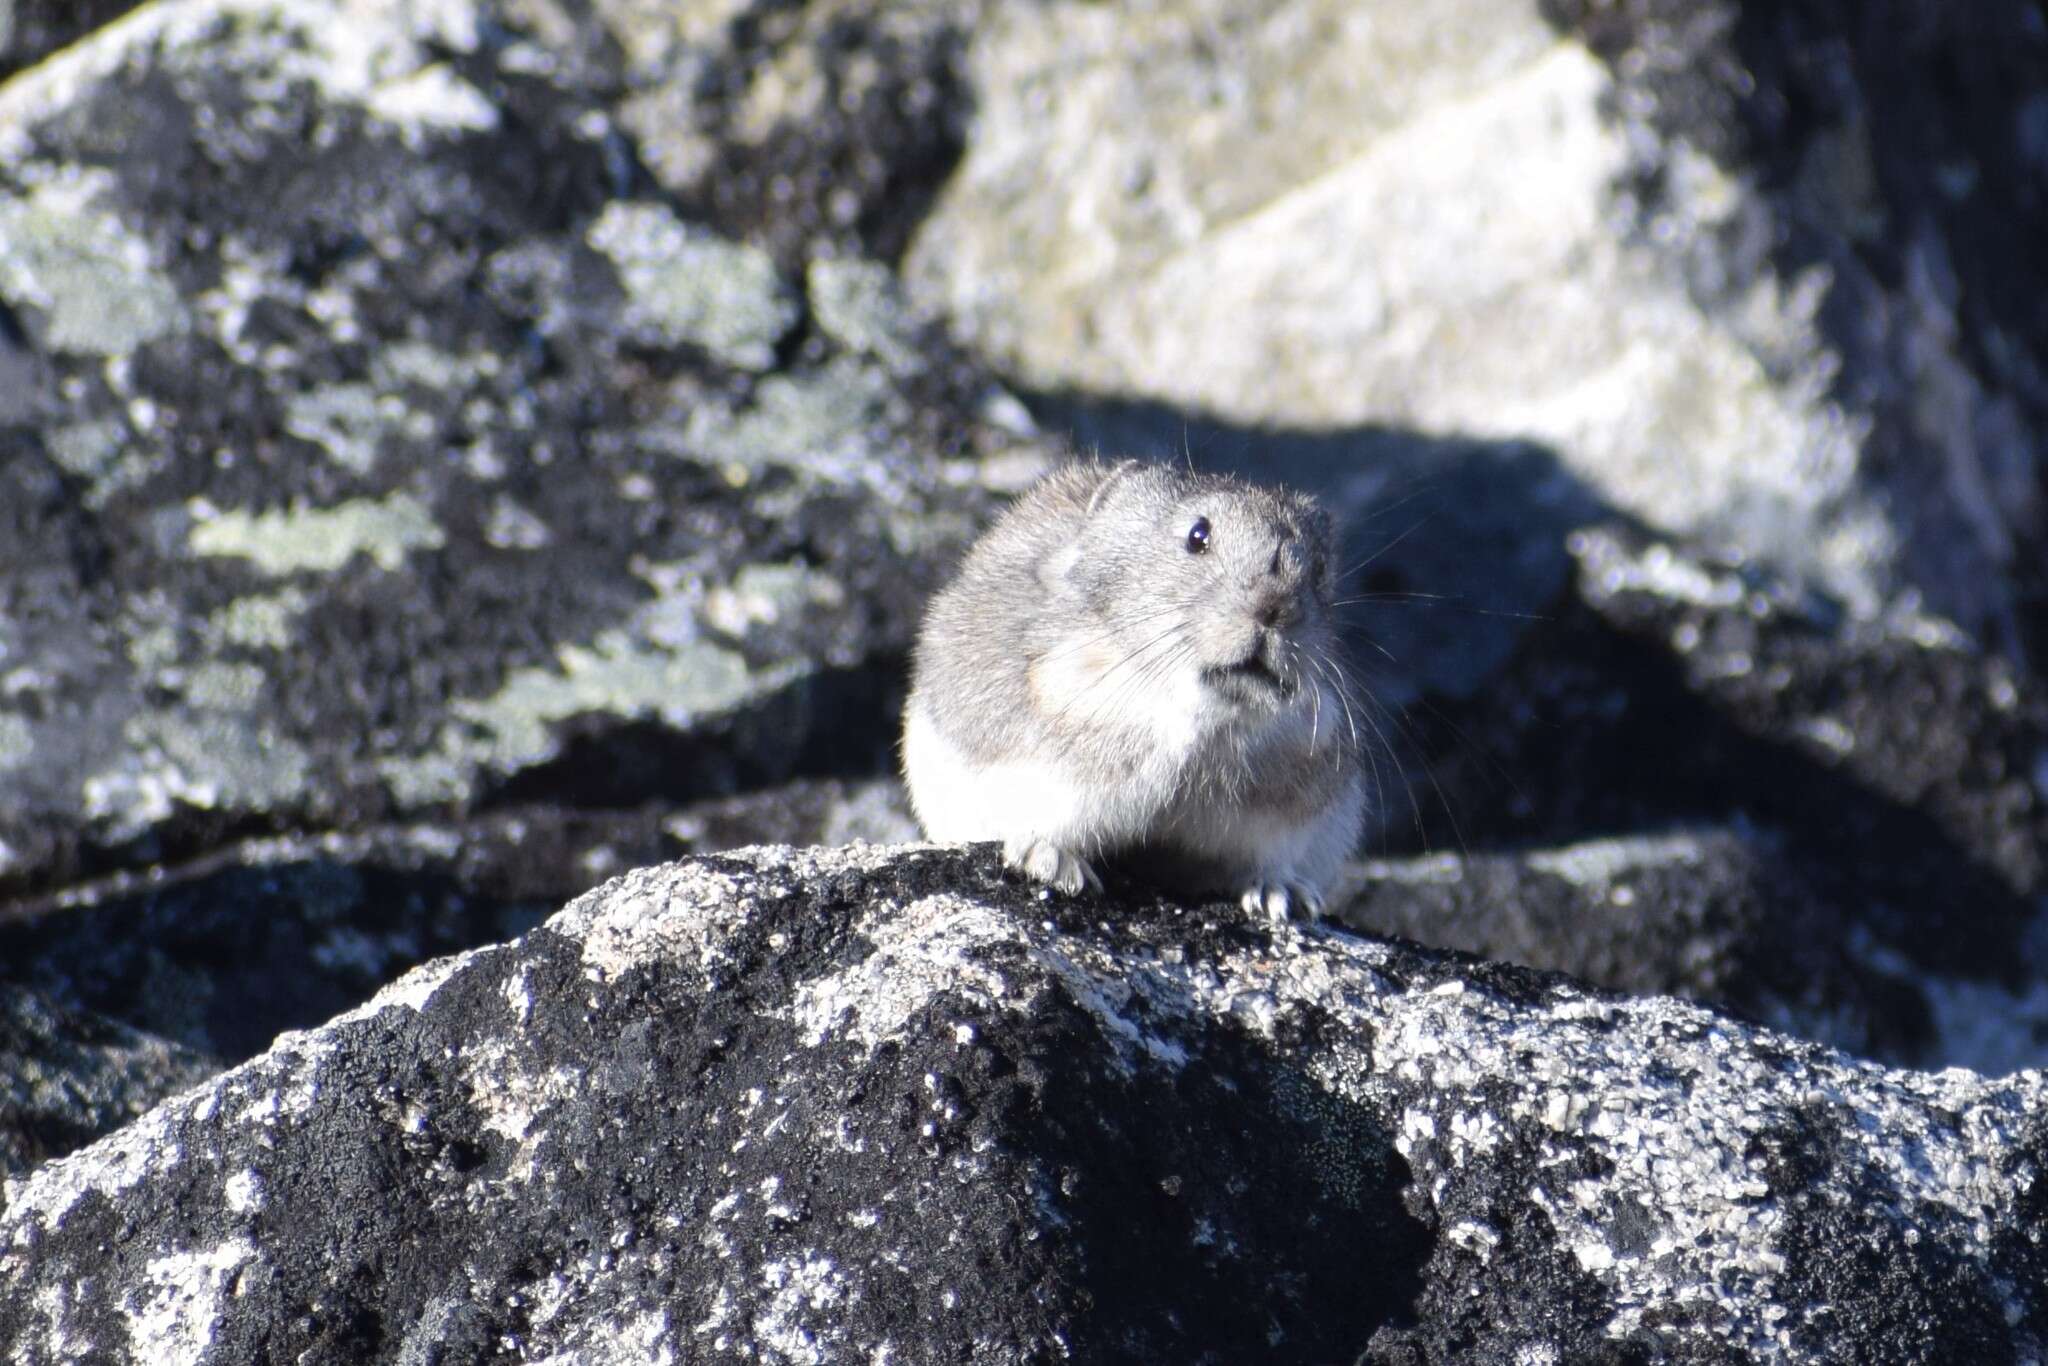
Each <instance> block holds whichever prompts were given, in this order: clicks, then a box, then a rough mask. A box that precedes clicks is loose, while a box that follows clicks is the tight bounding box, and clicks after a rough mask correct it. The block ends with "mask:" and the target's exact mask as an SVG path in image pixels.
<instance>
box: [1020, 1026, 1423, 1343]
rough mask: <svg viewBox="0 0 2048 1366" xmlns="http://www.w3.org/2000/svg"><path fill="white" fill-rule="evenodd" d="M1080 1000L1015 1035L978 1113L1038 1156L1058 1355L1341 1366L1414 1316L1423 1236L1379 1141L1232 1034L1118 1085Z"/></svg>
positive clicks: (1369, 1128)
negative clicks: (997, 1087)
mask: <svg viewBox="0 0 2048 1366" xmlns="http://www.w3.org/2000/svg"><path fill="white" fill-rule="evenodd" d="M1090 1023H1091V1021H1090V1016H1089V1013H1088V1011H1087V1010H1086V1009H1085V1008H1082V1007H1081V1006H1079V1005H1077V1004H1067V1005H1065V1006H1064V1007H1063V1008H1061V1009H1056V1010H1047V1011H1045V1012H1044V1023H1042V1024H1041V1025H1040V1026H1039V1027H1038V1028H1036V1029H1035V1030H1033V1031H1031V1033H1030V1035H1029V1036H1027V1037H1024V1038H1019V1039H1017V1040H1016V1042H1015V1047H1016V1050H1017V1054H1018V1056H1017V1061H1018V1065H1019V1069H1020V1072H1021V1074H1022V1076H1023V1078H1024V1079H1025V1080H1026V1082H1027V1084H1029V1083H1036V1085H1035V1087H1034V1088H1033V1089H1032V1090H1031V1091H1029V1092H1026V1093H1024V1095H1021V1096H1019V1097H1018V1098H1019V1099H1020V1100H1023V1099H1025V1097H1026V1096H1028V1103H1026V1104H1020V1105H1019V1106H1017V1108H1016V1109H1015V1110H1013V1111H1012V1112H1010V1113H1008V1114H1001V1113H999V1114H998V1115H997V1116H996V1117H995V1122H996V1123H998V1124H1000V1125H1001V1127H1002V1128H1003V1129H1006V1130H1011V1131H1012V1141H1013V1142H1014V1143H1015V1145H1016V1147H1017V1149H1018V1150H1019V1151H1021V1152H1023V1153H1028V1154H1030V1155H1031V1156H1032V1157H1033V1158H1034V1159H1035V1161H1036V1163H1037V1164H1038V1165H1039V1171H1040V1174H1041V1175H1040V1179H1041V1180H1042V1181H1043V1182H1044V1187H1045V1188H1044V1191H1043V1197H1042V1198H1043V1201H1044V1204H1045V1206H1046V1207H1047V1208H1048V1209H1050V1210H1055V1211H1057V1212H1058V1214H1059V1215H1060V1216H1061V1217H1060V1220H1059V1223H1060V1225H1061V1226H1062V1227H1061V1230H1060V1231H1061V1235H1062V1236H1061V1239H1060V1241H1062V1242H1064V1243H1067V1244H1068V1245H1069V1246H1070V1248H1071V1252H1070V1253H1069V1255H1070V1257H1071V1258H1072V1266H1071V1273H1070V1274H1071V1275H1072V1277H1073V1280H1074V1286H1073V1288H1072V1290H1070V1291H1069V1296H1070V1299H1071V1301H1072V1303H1073V1305H1074V1306H1075V1308H1076V1309H1077V1310H1079V1311H1080V1312H1078V1313H1076V1314H1075V1316H1074V1319H1073V1324H1072V1329H1071V1332H1072V1339H1073V1345H1074V1349H1075V1358H1076V1359H1077V1360H1084V1361H1103V1362H1109V1361H1130V1362H1156V1361H1196V1360H1216V1361H1267V1362H1276V1363H1277V1362H1300V1363H1304V1366H1306V1363H1321V1362H1332V1361H1352V1360H1354V1359H1359V1357H1360V1354H1361V1353H1362V1352H1363V1351H1364V1350H1365V1349H1366V1347H1367V1345H1368V1343H1370V1342H1371V1341H1372V1340H1373V1337H1374V1334H1375V1333H1378V1332H1381V1331H1383V1330H1392V1331H1395V1332H1399V1331H1400V1330H1402V1329H1404V1328H1406V1327H1407V1326H1409V1325H1410V1324H1411V1323H1412V1322H1413V1309H1414V1305H1415V1304H1416V1302H1417V1300H1418V1299H1419V1298H1420V1296H1421V1293H1422V1286H1423V1274H1422V1273H1423V1267H1424V1265H1425V1264H1426V1263H1427V1262H1428V1260H1429V1258H1430V1254H1431V1252H1432V1250H1433V1249H1434V1247H1435V1242H1436V1240H1435V1237H1434V1236H1433V1234H1432V1232H1431V1230H1430V1229H1428V1228H1426V1227H1425V1226H1424V1225H1423V1223H1422V1222H1421V1221H1420V1220H1418V1219H1417V1218H1416V1217H1415V1215H1414V1214H1412V1213H1410V1211H1409V1209H1408V1207H1407V1206H1406V1204H1405V1203H1404V1202H1403V1199H1402V1192H1403V1191H1404V1189H1406V1187H1407V1186H1408V1184H1409V1182H1410V1180H1411V1179H1412V1178H1411V1173H1410V1171H1409V1167H1408V1163H1407V1162H1406V1161H1405V1160H1403V1158H1402V1157H1401V1155H1400V1154H1399V1152H1397V1151H1396V1150H1395V1147H1394V1141H1393V1135H1392V1134H1390V1133H1388V1132H1387V1131H1386V1129H1385V1128H1384V1127H1383V1126H1382V1125H1381V1124H1380V1122H1379V1121H1378V1120H1377V1119H1376V1118H1375V1117H1374V1116H1373V1114H1372V1113H1371V1112H1370V1111H1368V1110H1367V1109H1366V1108H1365V1107H1364V1106H1362V1105H1359V1104H1357V1103H1356V1102H1353V1101H1348V1100H1345V1099H1344V1098H1342V1097H1340V1096H1338V1095H1336V1094H1334V1093H1333V1092H1331V1091H1330V1090H1328V1089H1327V1088H1326V1087H1324V1086H1322V1085H1319V1084H1318V1083H1317V1082H1316V1081H1314V1080H1313V1079H1312V1078H1310V1077H1309V1076H1308V1075H1307V1074H1306V1073H1305V1072H1304V1071H1303V1070H1302V1069H1301V1068H1300V1065H1299V1063H1298V1062H1295V1061H1293V1060H1290V1059H1288V1058H1286V1057H1282V1056H1278V1055H1276V1054H1275V1053H1273V1052H1272V1051H1271V1050H1270V1049H1269V1048H1266V1047H1263V1046H1261V1045H1260V1044H1258V1043H1257V1042H1255V1041H1253V1040H1250V1039H1247V1038H1245V1037H1243V1036H1242V1035H1240V1034H1237V1033H1236V1032H1234V1031H1227V1030H1221V1029H1219V1030H1217V1031H1215V1033H1214V1034H1213V1035H1212V1036H1211V1039H1210V1042H1211V1043H1212V1044H1213V1045H1214V1046H1212V1047H1206V1048H1204V1050H1203V1051H1202V1053H1201V1055H1200V1057H1199V1059H1198V1060H1197V1061H1194V1062H1192V1063H1191V1064H1189V1065H1188V1066H1185V1067H1178V1068H1159V1067H1153V1068H1146V1069H1141V1070H1139V1071H1138V1072H1137V1073H1136V1074H1135V1075H1131V1076H1125V1075H1123V1074H1121V1073H1119V1072H1117V1071H1115V1070H1113V1069H1110V1068H1105V1067H1102V1066H1100V1065H1099V1063H1097V1061H1096V1060H1097V1059H1100V1058H1101V1057H1102V1056H1103V1054H1104V1052H1105V1048H1106V1041H1105V1040H1104V1039H1103V1038H1101V1037H1100V1036H1099V1034H1098V1033H1097V1032H1096V1031H1095V1030H1093V1029H1091V1028H1090Z"/></svg>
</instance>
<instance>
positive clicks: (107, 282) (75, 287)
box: [0, 171, 186, 356]
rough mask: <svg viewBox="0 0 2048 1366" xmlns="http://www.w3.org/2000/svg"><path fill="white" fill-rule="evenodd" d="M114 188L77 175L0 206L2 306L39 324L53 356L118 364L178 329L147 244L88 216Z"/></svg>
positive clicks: (102, 215)
mask: <svg viewBox="0 0 2048 1366" xmlns="http://www.w3.org/2000/svg"><path fill="white" fill-rule="evenodd" d="M112 184H113V177H112V176H110V175H108V174H107V173H105V172H103V171H89V172H78V173H76V174H72V175H69V176H66V177H64V178H62V179H58V180H53V181H50V182H49V183H47V184H43V185H39V186H37V187H36V188H35V189H34V190H32V191H30V192H29V195H28V197H27V198H25V199H0V298H4V299H5V300H6V301H7V302H9V303H11V304H13V305H15V306H16V307H28V308H32V309H35V310H36V311H37V312H39V313H41V314H42V315H43V316H44V317H45V318H46V319H47V320H48V328H47V331H46V333H45V335H44V342H45V344H47V345H48V346H49V347H50V348H51V349H52V350H56V351H68V352H71V353H73V354H77V355H89V356H121V355H126V354H128V353H129V352H131V351H133V350H135V348H136V347H138V346H141V345H143V344H144V343H146V342H150V341H154V340H155V339H156V338H158V337H162V336H166V335H168V334H170V333H172V332H175V331H178V330H180V329H182V328H183V327H184V326H185V325H186V319H185V312H184V306H183V304H182V303H181V302H180V301H179V298H178V291H177V289H176V288H175V287H174V286H173V285H172V284H171V282H170V281H169V280H167V279H165V278H164V277H163V276H161V275H159V274H157V272H156V271H155V270H154V269H153V268H152V266H151V264H150V252H149V246H148V244H147V243H146V242H144V241H143V240H142V239H141V238H140V237H138V236H136V235H135V234H134V233H132V232H130V231H129V230H128V228H127V226H126V225H125V224H123V223H122V222H121V220H120V219H118V218H116V217H114V216H113V215H112V214H109V213H106V212H103V211H102V210H100V209H99V208H98V207H96V205H97V203H98V201H99V199H100V197H101V196H102V194H103V193H104V192H105V191H106V190H107V189H108V188H109V187H110V186H111V185H112Z"/></svg>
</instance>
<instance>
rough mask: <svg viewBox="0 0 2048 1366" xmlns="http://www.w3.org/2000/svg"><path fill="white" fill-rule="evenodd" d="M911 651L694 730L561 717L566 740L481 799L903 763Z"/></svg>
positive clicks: (776, 694)
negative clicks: (901, 733)
mask: <svg viewBox="0 0 2048 1366" xmlns="http://www.w3.org/2000/svg"><path fill="white" fill-rule="evenodd" d="M907 668H908V666H907V663H906V661H904V660H902V659H900V658H893V657H883V658H879V659H875V660H873V661H870V662H869V663H867V664H865V665H863V666H861V667H859V668H850V669H825V670H821V671H820V672H818V673H815V674H811V675H809V676H807V677H805V678H801V679H798V680H796V681H795V682H793V683H790V684H789V685H787V686H786V687H782V688H778V689H776V690H774V691H773V692H771V693H769V694H768V695H766V696H764V697H763V698H761V699H760V700H758V701H757V702H755V703H754V704H753V705H751V706H748V707H745V708H743V709H741V710H739V711H736V712H733V713H731V714H729V715H726V716H721V717H707V718H705V719H703V720H702V721H701V722H698V723H696V724H694V725H693V727H692V728H691V729H690V730H688V731H678V730H676V729H675V728H673V727H671V726H668V725H664V724H663V723H662V722H660V721H658V720H653V719H637V720H622V719H621V718H619V717H617V716H613V715H606V714H599V713H593V714H591V715H587V716H582V717H572V718H570V719H569V720H567V721H564V722H561V723H560V724H559V728H558V730H557V734H558V735H559V736H560V737H561V741H562V744H561V752H560V753H559V754H558V755H556V757H554V758H553V759H550V760H547V761H546V762H544V763H538V764H533V765H530V766H528V767H525V768H522V769H520V770H519V771H518V772H517V773H514V774H511V775H510V776H508V777H506V778H504V779H502V780H500V781H499V782H498V783H497V784H496V785H494V786H486V787H485V790H484V791H483V792H481V793H480V794H479V796H478V799H477V802H476V810H477V811H479V812H480V813H491V812H497V811H503V810H506V809H512V808H520V807H525V806H529V805H532V804H535V803H549V804H557V805H566V806H571V807H577V808H583V809H594V810H610V809H621V808H629V807H639V806H643V805H646V804H648V803H660V804H669V805H675V804H681V803H686V802H693V801H701V800H705V799H707V798H718V797H730V796H733V795H735V794H737V793H741V792H747V791H752V790H754V789H757V788H760V787H763V786H767V785H770V784H778V783H784V782H789V781H792V780H797V781H801V780H804V779H815V778H852V779H857V778H864V777H870V776H874V775H878V774H887V773H893V772H895V769H896V732H897V726H896V718H897V717H898V716H899V715H900V714H901V713H902V710H903V698H904V695H905V693H906V692H907V691H908V686H909V685H908V675H907Z"/></svg>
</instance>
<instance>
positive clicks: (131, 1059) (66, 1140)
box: [0, 983, 220, 1176]
mask: <svg viewBox="0 0 2048 1366" xmlns="http://www.w3.org/2000/svg"><path fill="white" fill-rule="evenodd" d="M219 1070H220V1066H219V1064H218V1063H217V1062H216V1061H214V1060H213V1059H212V1058H210V1057H208V1056H207V1055H205V1054H203V1053H196V1052H193V1051H192V1050H190V1049H186V1048H180V1047H178V1046H177V1045H175V1044H166V1043H165V1042H164V1041H163V1040H162V1039H158V1038H153V1037H151V1036H150V1035H147V1034H143V1033H140V1032H138V1031H136V1030H133V1029H130V1028H128V1027H126V1026H124V1025H120V1024H116V1023H114V1022H113V1021H111V1020H107V1019H103V1018H101V1017H99V1016H96V1015H91V1014H86V1013H82V1012H78V1011H71V1010H65V1009H63V1008H61V1007H58V1006H56V1005H53V1004H52V1003H51V1002H49V1001H47V1000H45V999H43V998H42V997H40V996H38V995H36V994H35V993H34V992H32V991H29V990H27V989H26V988H23V987H18V986H13V985H10V984H8V983H0V1176H20V1175H21V1174H23V1173H24V1172H26V1171H28V1170H29V1169H30V1168H32V1167H35V1166H37V1165H39V1164H40V1163H42V1162H43V1161H44V1160H45V1159H47V1158H50V1157H55V1156H58V1155H61V1154H63V1153H68V1152H70V1151H71V1150H73V1149H74V1148H79V1147H83V1146H84V1145H85V1144H86V1143H89V1142H91V1141H92V1140H93V1139H95V1138H98V1137H100V1136H101V1135H102V1134H105V1133H108V1132H110V1131H111V1130H114V1129H117V1128H119V1127H120V1126H121V1125H123V1124H126V1123H127V1122H128V1121H129V1120H131V1119H134V1118H135V1117H136V1116H137V1115H139V1114H141V1113H142V1112H143V1111H145V1110H147V1109H149V1108H150V1107H151V1106H152V1105H155V1104H156V1103H157V1102H158V1101H160V1100H162V1099H163V1098H164V1097H166V1096H168V1095H170V1094H171V1093H172V1092H174V1091H181V1090H183V1089H185V1088H186V1087H188V1086H191V1085H193V1084H195V1083H197V1082H200V1081H204V1080H205V1079H206V1078H207V1077H210V1076H212V1075H213V1074H214V1073H215V1072H218V1071H219Z"/></svg>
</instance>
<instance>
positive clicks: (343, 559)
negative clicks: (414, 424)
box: [187, 493, 447, 576]
mask: <svg viewBox="0 0 2048 1366" xmlns="http://www.w3.org/2000/svg"><path fill="white" fill-rule="evenodd" d="M192 513H193V516H194V517H195V519H197V520H196V522H195V524H194V526H193V527H192V531H191V535H190V537H189V538H188V540H187V544H188V545H189V547H190V548H191V550H192V552H193V553H194V554H196V555H216V556H217V555H228V556H240V557H242V558H244V559H248V560H252V561H254V562H255V565H256V567H257V568H258V569H260V570H261V571H262V572H264V573H265V574H270V575H273V576H275V575H283V574H291V573H295V572H297V571H299V570H302V569H312V570H318V571H329V570H334V569H339V568H340V567H341V566H342V565H344V564H347V563H348V561H349V560H350V559H352V558H353V557H354V556H356V555H357V554H364V555H368V556H369V557H370V558H371V559H372V560H374V561H376V563H377V565H378V567H379V568H381V569H384V570H386V571H395V570H397V569H398V568H399V567H400V566H402V565H403V564H404V563H405V557H406V556H407V555H408V554H409V553H411V552H412V551H414V550H438V549H440V547H441V546H442V545H443V544H444V543H445V542H446V539H447V538H446V537H445V536H444V535H443V533H442V531H441V528H440V526H439V525H437V524H436V523H435V521H434V518H433V514H432V513H430V512H429V511H428V510H427V508H426V507H425V505H423V504H422V503H421V502H420V501H419V500H418V499H416V498H414V497H412V496H411V495H410V494H405V493H394V494H392V495H391V496H390V497H389V498H385V499H383V500H381V501H379V500H374V499H368V498H362V499H357V500H355V501H353V502H347V503H341V504H338V505H336V506H334V507H331V508H305V507H292V508H289V509H285V510H282V511H276V512H260V513H248V512H215V513H211V515H208V513H207V511H206V510H204V509H202V508H199V507H196V506H195V507H193V508H192Z"/></svg>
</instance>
